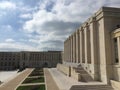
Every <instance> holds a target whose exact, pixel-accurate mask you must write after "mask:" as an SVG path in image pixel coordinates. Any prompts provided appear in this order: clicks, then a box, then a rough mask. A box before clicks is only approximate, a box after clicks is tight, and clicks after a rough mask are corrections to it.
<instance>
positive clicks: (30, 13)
mask: <svg viewBox="0 0 120 90" xmlns="http://www.w3.org/2000/svg"><path fill="white" fill-rule="evenodd" d="M6 2H8V1H6ZM9 3H10V2H9ZM1 5H2V6H1ZM6 5H7V6H3V4H1V3H0V8H3V9H6V8H8V7H10V8H13V9H14V8H16V7H17V10H18V11H20V12H21V13H20V16H19V17H20V18H22V19H29V20H27V21H25V22H24V20H22V19H21V21H19V22H21V23H22V24H23V27H22V28H20V30H23V32H25V34H26V33H27V35H28V36H27V37H28V38H29V39H28V38H27V39H28V40H27V39H21V42H29V43H30V44H31V46H30V44H29V45H28V43H26V44H23V43H15V42H14V43H10V42H9V41H10V40H9V39H8V40H6V41H8V42H9V43H8V42H5V43H2V44H0V47H1V49H2V47H3V49H5V48H8V47H7V44H8V45H9V46H10V48H13V49H15V50H16V49H17V47H18V50H20V49H21V50H23V49H25V50H47V49H57V50H58V49H59V50H60V49H63V41H64V40H65V39H66V37H68V36H69V35H70V34H71V33H72V32H74V31H75V30H76V28H77V27H78V26H79V25H80V24H81V23H82V22H84V21H85V20H86V19H87V18H89V17H90V16H91V15H92V14H93V13H95V12H96V11H97V10H98V9H99V8H100V7H102V6H115V7H120V1H119V0H40V3H39V7H37V5H36V7H29V6H27V5H26V6H25V4H24V3H16V4H14V3H11V4H6ZM38 8H39V9H38ZM2 29H3V30H12V27H11V26H10V25H8V26H4V27H2ZM11 41H12V40H11ZM33 44H35V46H32V45H33ZM15 45H16V47H14V46H15ZM22 45H23V46H22Z"/></svg>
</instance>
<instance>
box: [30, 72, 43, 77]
mask: <svg viewBox="0 0 120 90" xmlns="http://www.w3.org/2000/svg"><path fill="white" fill-rule="evenodd" d="M43 75H44V73H43V72H32V73H31V74H30V75H29V76H43Z"/></svg>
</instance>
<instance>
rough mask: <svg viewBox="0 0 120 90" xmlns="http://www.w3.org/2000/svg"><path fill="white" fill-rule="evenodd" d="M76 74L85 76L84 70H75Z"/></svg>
mask: <svg viewBox="0 0 120 90" xmlns="http://www.w3.org/2000/svg"><path fill="white" fill-rule="evenodd" d="M75 71H76V72H77V73H80V74H87V72H86V71H85V70H75Z"/></svg>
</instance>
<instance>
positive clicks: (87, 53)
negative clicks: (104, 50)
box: [64, 18, 97, 64]
mask: <svg viewBox="0 0 120 90" xmlns="http://www.w3.org/2000/svg"><path fill="white" fill-rule="evenodd" d="M95 50H96V32H95V19H94V18H91V20H90V21H89V22H86V23H84V24H83V25H82V26H81V27H80V28H79V29H78V30H76V31H75V32H74V33H73V34H72V35H70V36H69V37H68V38H67V39H66V41H65V42H64V56H65V57H64V61H66V62H72V63H86V64H91V63H95V58H97V57H95V56H96V55H95V54H96V51H95Z"/></svg>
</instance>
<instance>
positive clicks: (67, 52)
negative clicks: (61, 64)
mask: <svg viewBox="0 0 120 90" xmlns="http://www.w3.org/2000/svg"><path fill="white" fill-rule="evenodd" d="M66 48H67V53H66V54H67V62H68V61H69V55H68V49H69V48H68V38H67V45H66Z"/></svg>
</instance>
